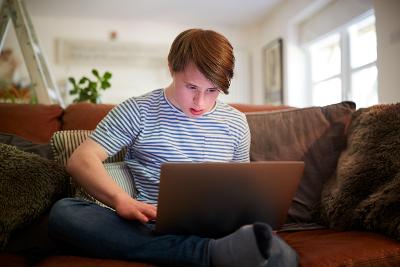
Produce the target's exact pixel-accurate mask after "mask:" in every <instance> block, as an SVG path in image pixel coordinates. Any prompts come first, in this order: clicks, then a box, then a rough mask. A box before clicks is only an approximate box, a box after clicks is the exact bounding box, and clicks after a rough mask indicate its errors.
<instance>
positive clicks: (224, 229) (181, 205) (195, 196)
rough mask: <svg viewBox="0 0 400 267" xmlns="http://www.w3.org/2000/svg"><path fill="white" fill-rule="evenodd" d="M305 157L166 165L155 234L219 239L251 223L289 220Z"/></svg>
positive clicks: (276, 226) (273, 224) (275, 224)
mask: <svg viewBox="0 0 400 267" xmlns="http://www.w3.org/2000/svg"><path fill="white" fill-rule="evenodd" d="M303 170H304V162H302V161H263V162H248V163H233V162H229V163H221V162H219V163H165V164H163V165H162V166H161V175H160V188H159V195H158V207H157V218H156V222H155V224H156V225H155V232H156V233H159V234H175V235H197V236H201V237H210V238H218V237H222V236H225V235H228V234H230V233H232V232H234V231H236V230H237V229H238V228H240V227H241V226H243V225H246V224H252V223H254V222H265V223H268V224H269V225H270V226H271V227H272V228H273V229H275V230H276V229H279V227H280V226H281V225H282V224H283V223H284V222H285V220H286V216H287V212H288V210H289V207H290V204H291V202H292V198H293V197H294V194H295V193H296V190H297V186H298V184H299V182H300V178H301V177H302V175H303Z"/></svg>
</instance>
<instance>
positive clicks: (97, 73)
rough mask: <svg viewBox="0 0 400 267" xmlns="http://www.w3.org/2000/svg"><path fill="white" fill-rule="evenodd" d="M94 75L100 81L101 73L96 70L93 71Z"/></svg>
mask: <svg viewBox="0 0 400 267" xmlns="http://www.w3.org/2000/svg"><path fill="white" fill-rule="evenodd" d="M92 73H93V75H94V76H96V77H97V78H98V79H100V75H99V72H98V71H97V70H96V69H92Z"/></svg>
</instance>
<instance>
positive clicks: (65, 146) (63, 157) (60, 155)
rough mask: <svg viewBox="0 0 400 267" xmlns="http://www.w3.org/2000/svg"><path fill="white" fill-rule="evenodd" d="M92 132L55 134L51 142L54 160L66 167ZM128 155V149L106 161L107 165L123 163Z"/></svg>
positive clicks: (72, 131) (71, 131) (68, 131)
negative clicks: (76, 150)
mask: <svg viewBox="0 0 400 267" xmlns="http://www.w3.org/2000/svg"><path fill="white" fill-rule="evenodd" d="M92 132H93V131H90V130H67V131H58V132H55V133H54V134H53V136H52V138H51V140H50V143H51V149H52V151H53V156H54V160H55V161H56V162H58V163H59V164H61V165H63V166H65V165H66V164H67V161H68V159H69V157H71V155H72V153H73V152H74V150H75V149H76V148H77V147H78V146H79V145H80V144H81V143H82V142H83V141H85V140H86V138H87V137H88V136H89V135H90V134H91V133H92ZM125 155H126V148H124V149H122V150H121V151H120V152H118V153H117V154H116V155H114V156H112V157H109V158H108V159H106V161H105V163H111V162H121V161H123V160H124V158H125Z"/></svg>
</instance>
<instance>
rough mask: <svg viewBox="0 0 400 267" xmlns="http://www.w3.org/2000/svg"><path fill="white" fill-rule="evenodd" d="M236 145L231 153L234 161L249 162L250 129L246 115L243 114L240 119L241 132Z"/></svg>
mask: <svg viewBox="0 0 400 267" xmlns="http://www.w3.org/2000/svg"><path fill="white" fill-rule="evenodd" d="M237 144H238V145H237V146H236V148H235V152H234V155H233V161H235V162H249V161H250V129H249V125H248V123H247V120H246V117H245V116H244V115H243V120H242V134H241V136H239V139H238V142H237Z"/></svg>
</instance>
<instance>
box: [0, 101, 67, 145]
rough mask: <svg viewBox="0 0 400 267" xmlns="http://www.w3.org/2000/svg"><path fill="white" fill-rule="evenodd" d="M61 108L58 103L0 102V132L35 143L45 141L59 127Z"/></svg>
mask: <svg viewBox="0 0 400 267" xmlns="http://www.w3.org/2000/svg"><path fill="white" fill-rule="evenodd" d="M62 114H63V109H62V108H61V107H60V106H58V105H42V104H36V105H28V104H10V103H0V118H1V123H0V132H4V133H11V134H15V135H18V136H20V137H23V138H25V139H28V140H30V141H32V142H35V143H42V144H43V143H47V142H49V141H50V138H51V136H52V135H53V133H54V132H56V131H58V130H60V128H61V116H62Z"/></svg>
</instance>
